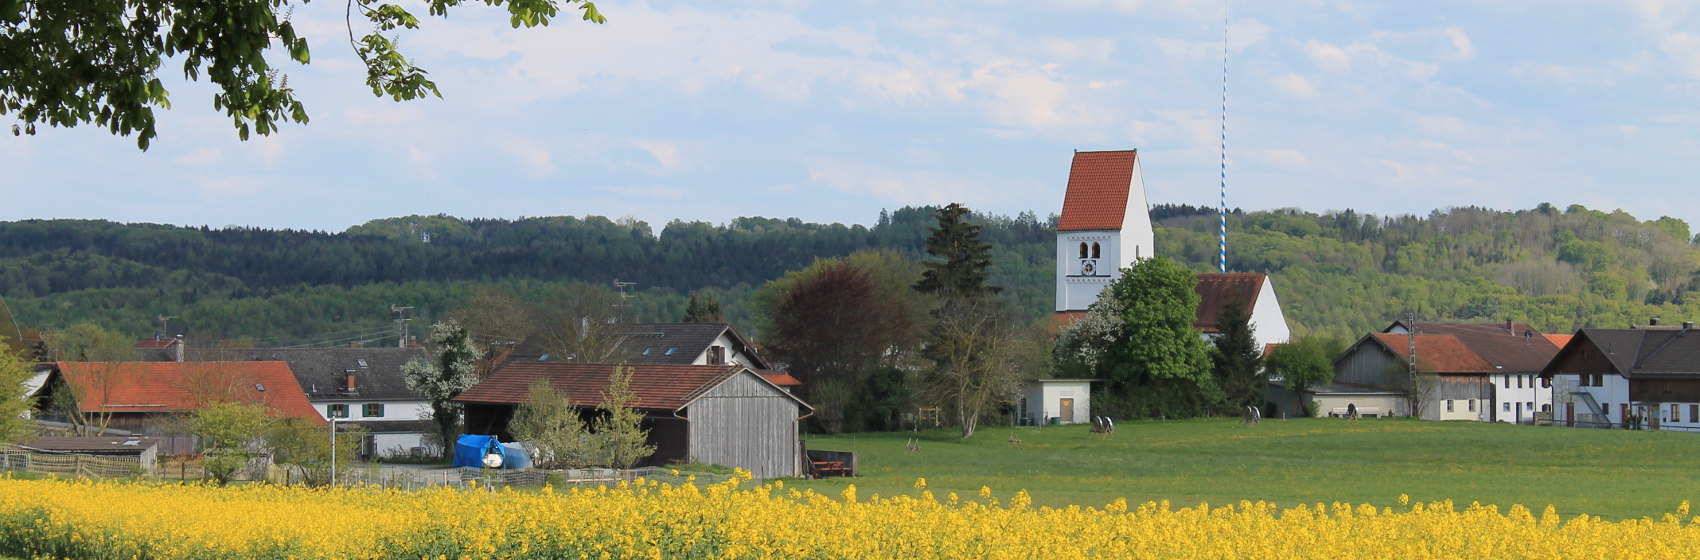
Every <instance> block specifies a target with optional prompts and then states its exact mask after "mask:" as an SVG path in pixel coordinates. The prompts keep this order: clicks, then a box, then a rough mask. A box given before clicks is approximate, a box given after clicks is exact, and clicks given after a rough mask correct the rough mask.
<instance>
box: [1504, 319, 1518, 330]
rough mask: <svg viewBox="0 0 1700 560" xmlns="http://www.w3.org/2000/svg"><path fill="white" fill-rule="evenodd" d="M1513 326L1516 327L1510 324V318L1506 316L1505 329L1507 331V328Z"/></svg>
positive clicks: (1512, 327) (1509, 328)
mask: <svg viewBox="0 0 1700 560" xmlns="http://www.w3.org/2000/svg"><path fill="white" fill-rule="evenodd" d="M1514 328H1516V327H1515V326H1513V325H1512V324H1511V319H1510V318H1509V317H1508V318H1506V319H1505V330H1508V331H1509V330H1511V329H1514Z"/></svg>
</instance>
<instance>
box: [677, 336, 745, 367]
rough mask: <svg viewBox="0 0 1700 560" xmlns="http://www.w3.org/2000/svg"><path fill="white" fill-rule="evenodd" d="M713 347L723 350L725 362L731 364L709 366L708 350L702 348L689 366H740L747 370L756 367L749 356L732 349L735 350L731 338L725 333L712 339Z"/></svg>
mask: <svg viewBox="0 0 1700 560" xmlns="http://www.w3.org/2000/svg"><path fill="white" fill-rule="evenodd" d="M713 346H719V347H721V348H724V349H725V352H726V361H728V362H731V363H730V364H711V363H708V351H709V350H710V349H709V348H704V349H703V350H702V353H701V354H697V357H696V359H695V360H691V365H697V366H720V365H731V364H738V365H741V366H744V367H747V368H754V367H756V363H755V361H754V360H751V359H750V357H749V355H747V354H745V353H743V352H740V351H738V350H735V349H734V348H736V346H734V345H733V344H732V337H730V336H727V335H726V332H722V333H720V336H717V337H714V344H713Z"/></svg>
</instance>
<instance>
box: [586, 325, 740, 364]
mask: <svg viewBox="0 0 1700 560" xmlns="http://www.w3.org/2000/svg"><path fill="white" fill-rule="evenodd" d="M608 328H609V330H610V331H611V332H612V333H613V334H614V335H615V336H618V337H619V338H620V346H621V347H622V348H624V349H625V350H626V352H625V353H626V355H628V356H631V359H630V362H631V363H634V364H667V365H699V366H703V365H708V366H718V365H733V364H737V365H741V366H744V367H747V368H750V369H757V370H765V369H769V368H768V364H767V362H766V361H765V360H763V359H762V358H761V357H759V356H757V355H756V351H755V347H754V346H751V345H750V343H749V342H748V341H746V340H744V337H743V335H740V334H738V331H737V330H735V329H733V328H732V325H728V324H726V323H618V324H613V325H609V326H608Z"/></svg>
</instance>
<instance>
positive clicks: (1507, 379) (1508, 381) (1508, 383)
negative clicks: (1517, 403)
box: [1499, 375, 1511, 389]
mask: <svg viewBox="0 0 1700 560" xmlns="http://www.w3.org/2000/svg"><path fill="white" fill-rule="evenodd" d="M1499 379H1500V381H1501V382H1503V383H1505V388H1506V389H1510V388H1511V376H1509V375H1507V376H1505V377H1501V378H1499Z"/></svg>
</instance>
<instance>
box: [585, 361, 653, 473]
mask: <svg viewBox="0 0 1700 560" xmlns="http://www.w3.org/2000/svg"><path fill="white" fill-rule="evenodd" d="M636 401H637V393H636V392H635V391H633V390H632V368H630V367H628V366H618V367H615V368H614V373H613V375H612V376H610V377H609V378H608V389H607V390H605V391H603V392H602V405H601V406H600V407H599V408H601V409H602V416H601V417H600V418H597V420H596V428H595V432H596V442H597V447H598V449H599V450H600V453H599V456H600V457H601V462H602V464H604V465H607V466H608V467H609V468H615V469H629V468H631V467H632V465H635V464H637V462H638V461H642V460H643V459H644V458H645V457H648V456H650V455H651V454H654V453H655V446H653V445H650V444H649V443H648V441H649V430H647V429H644V427H643V411H641V410H638V409H636V408H632V404H633V403H635V402H636Z"/></svg>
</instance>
